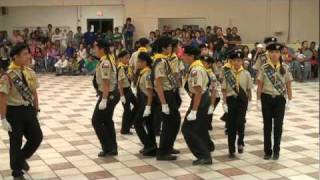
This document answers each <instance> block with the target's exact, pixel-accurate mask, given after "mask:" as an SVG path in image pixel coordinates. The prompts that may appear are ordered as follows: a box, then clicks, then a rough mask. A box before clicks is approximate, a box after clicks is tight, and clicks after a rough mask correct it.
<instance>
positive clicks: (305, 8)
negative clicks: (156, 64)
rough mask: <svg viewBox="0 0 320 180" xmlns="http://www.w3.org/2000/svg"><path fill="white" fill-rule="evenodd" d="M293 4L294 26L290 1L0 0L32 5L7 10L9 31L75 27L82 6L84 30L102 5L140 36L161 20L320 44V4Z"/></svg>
mask: <svg viewBox="0 0 320 180" xmlns="http://www.w3.org/2000/svg"><path fill="white" fill-rule="evenodd" d="M291 2H292V4H291V10H292V12H291V19H292V20H291V25H290V23H289V14H290V13H289V0H198V1H195V0H90V1H89V0H0V6H15V7H16V6H33V7H24V8H21V9H17V11H15V12H11V10H10V9H11V8H9V16H8V17H5V18H4V21H3V25H2V26H0V29H8V30H11V29H12V26H18V25H20V26H21V25H32V24H37V25H39V24H40V25H41V24H42V25H46V24H48V22H52V24H64V25H68V26H71V27H72V28H75V27H76V24H77V20H76V17H77V15H76V13H75V6H74V5H82V6H81V9H82V18H81V20H80V22H79V23H80V24H81V26H82V27H83V28H84V29H86V28H85V24H86V18H88V17H90V18H93V17H95V16H96V11H97V10H98V9H101V5H103V6H102V7H104V8H103V10H104V11H105V12H104V15H105V18H110V17H113V18H114V19H115V21H114V23H115V25H116V26H119V25H122V24H123V22H124V20H125V18H126V17H129V16H130V17H132V18H133V23H134V24H135V26H136V30H137V32H136V37H141V36H145V35H148V34H149V32H150V31H151V30H155V29H157V28H158V25H159V21H158V19H159V18H204V19H205V22H201V23H202V24H205V25H211V26H212V25H219V26H222V27H223V28H226V27H229V26H238V28H239V33H240V35H241V36H242V39H243V41H244V42H246V43H251V42H255V41H261V40H262V39H263V38H264V37H265V36H269V35H274V32H276V31H282V32H283V35H282V36H280V37H279V39H280V41H284V42H286V41H287V39H288V36H289V35H290V39H289V40H290V42H296V41H297V40H300V41H301V40H316V41H318V42H319V0H291ZM36 6H40V7H36ZM43 6H47V7H46V8H45V10H38V8H44V7H43ZM57 6H60V7H57ZM18 10H19V11H18ZM48 14H52V15H49V16H48ZM53 16H56V17H53ZM68 16H70V17H68ZM34 19H36V21H35V20H34ZM0 25H1V19H0ZM289 26H290V28H291V32H289Z"/></svg>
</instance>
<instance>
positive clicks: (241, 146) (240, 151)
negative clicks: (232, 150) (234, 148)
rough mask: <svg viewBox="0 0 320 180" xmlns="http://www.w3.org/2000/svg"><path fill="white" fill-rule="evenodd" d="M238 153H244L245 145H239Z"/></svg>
mask: <svg viewBox="0 0 320 180" xmlns="http://www.w3.org/2000/svg"><path fill="white" fill-rule="evenodd" d="M238 153H239V154H242V153H243V145H238Z"/></svg>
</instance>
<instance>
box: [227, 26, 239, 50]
mask: <svg viewBox="0 0 320 180" xmlns="http://www.w3.org/2000/svg"><path fill="white" fill-rule="evenodd" d="M227 40H228V49H232V48H234V47H235V46H236V45H239V44H241V41H242V40H241V37H240V36H239V35H238V28H237V27H233V28H232V30H231V34H230V35H228V36H227Z"/></svg>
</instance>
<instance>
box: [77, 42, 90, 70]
mask: <svg viewBox="0 0 320 180" xmlns="http://www.w3.org/2000/svg"><path fill="white" fill-rule="evenodd" d="M87 55H88V53H87V49H86V48H85V46H84V44H83V43H81V44H80V47H79V50H78V52H77V60H78V64H79V71H80V72H81V71H82V68H83V63H84V60H85V59H86V58H87Z"/></svg>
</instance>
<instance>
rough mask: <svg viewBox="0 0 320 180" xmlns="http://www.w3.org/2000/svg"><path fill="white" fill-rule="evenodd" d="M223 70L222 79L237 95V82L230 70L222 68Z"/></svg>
mask: <svg viewBox="0 0 320 180" xmlns="http://www.w3.org/2000/svg"><path fill="white" fill-rule="evenodd" d="M223 70H224V78H225V79H226V81H227V83H228V84H229V86H230V87H231V88H232V89H233V91H234V92H236V93H237V94H238V93H239V91H238V89H237V80H236V78H235V77H234V75H233V74H232V72H231V69H230V68H226V67H224V68H223Z"/></svg>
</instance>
